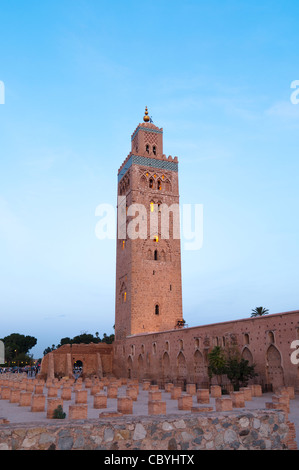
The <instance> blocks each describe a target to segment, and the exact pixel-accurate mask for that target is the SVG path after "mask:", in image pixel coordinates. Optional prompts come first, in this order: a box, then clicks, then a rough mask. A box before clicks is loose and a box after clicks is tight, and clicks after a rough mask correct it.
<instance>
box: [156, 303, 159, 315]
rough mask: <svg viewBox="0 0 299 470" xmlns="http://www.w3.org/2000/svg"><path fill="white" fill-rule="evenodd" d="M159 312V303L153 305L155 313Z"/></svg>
mask: <svg viewBox="0 0 299 470" xmlns="http://www.w3.org/2000/svg"><path fill="white" fill-rule="evenodd" d="M159 313H160V309H159V305H155V315H159Z"/></svg>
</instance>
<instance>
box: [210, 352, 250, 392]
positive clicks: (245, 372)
mask: <svg viewBox="0 0 299 470" xmlns="http://www.w3.org/2000/svg"><path fill="white" fill-rule="evenodd" d="M208 361H209V375H210V377H212V376H213V375H216V376H217V380H218V383H219V384H220V379H221V375H226V376H227V378H228V379H229V381H230V382H231V383H232V384H233V387H234V390H239V388H240V386H242V387H246V386H247V384H248V381H249V379H251V378H253V377H256V376H257V374H256V372H255V370H254V369H255V364H252V365H249V362H248V361H247V360H246V359H244V358H243V357H241V356H240V353H239V351H238V349H237V348H235V347H234V348H226V349H222V348H221V347H220V346H215V347H214V348H213V349H212V351H211V352H210V354H209V355H208Z"/></svg>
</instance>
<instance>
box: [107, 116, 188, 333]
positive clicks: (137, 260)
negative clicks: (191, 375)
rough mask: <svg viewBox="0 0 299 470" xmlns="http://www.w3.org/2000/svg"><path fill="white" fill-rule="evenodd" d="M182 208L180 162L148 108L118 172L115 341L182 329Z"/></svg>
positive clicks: (133, 135)
mask: <svg viewBox="0 0 299 470" xmlns="http://www.w3.org/2000/svg"><path fill="white" fill-rule="evenodd" d="M178 204H179V186H178V159H177V157H174V158H172V157H171V156H169V157H168V158H167V157H166V156H165V155H164V154H163V129H162V128H159V127H157V126H155V125H154V124H153V123H152V122H151V119H150V118H149V116H148V111H147V108H146V110H145V116H144V118H143V122H142V123H140V124H138V126H137V128H136V129H135V131H134V132H133V134H132V136H131V152H130V153H129V155H128V156H127V158H126V159H125V161H124V162H123V164H122V166H121V167H120V169H119V171H118V236H117V248H116V258H117V259H116V301H115V336H116V340H121V339H124V338H125V337H127V336H131V335H135V334H140V333H151V332H157V331H165V330H172V329H175V328H178V327H180V326H182V322H183V313H182V285H181V250H180V237H179V212H178V207H179V206H178ZM162 221H163V223H162ZM163 227H164V228H163ZM168 228H169V230H168Z"/></svg>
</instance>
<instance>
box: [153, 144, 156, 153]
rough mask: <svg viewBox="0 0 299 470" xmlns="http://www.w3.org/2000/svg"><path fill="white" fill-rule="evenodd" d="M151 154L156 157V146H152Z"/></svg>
mask: <svg viewBox="0 0 299 470" xmlns="http://www.w3.org/2000/svg"><path fill="white" fill-rule="evenodd" d="M153 154H154V155H156V154H157V151H156V146H155V145H154V146H153Z"/></svg>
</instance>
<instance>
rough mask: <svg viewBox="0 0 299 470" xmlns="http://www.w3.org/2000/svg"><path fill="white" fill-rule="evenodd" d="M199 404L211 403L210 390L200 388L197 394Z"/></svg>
mask: <svg viewBox="0 0 299 470" xmlns="http://www.w3.org/2000/svg"><path fill="white" fill-rule="evenodd" d="M196 399H197V403H201V404H207V403H210V392H209V389H208V388H200V389H198V390H197V392H196Z"/></svg>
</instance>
